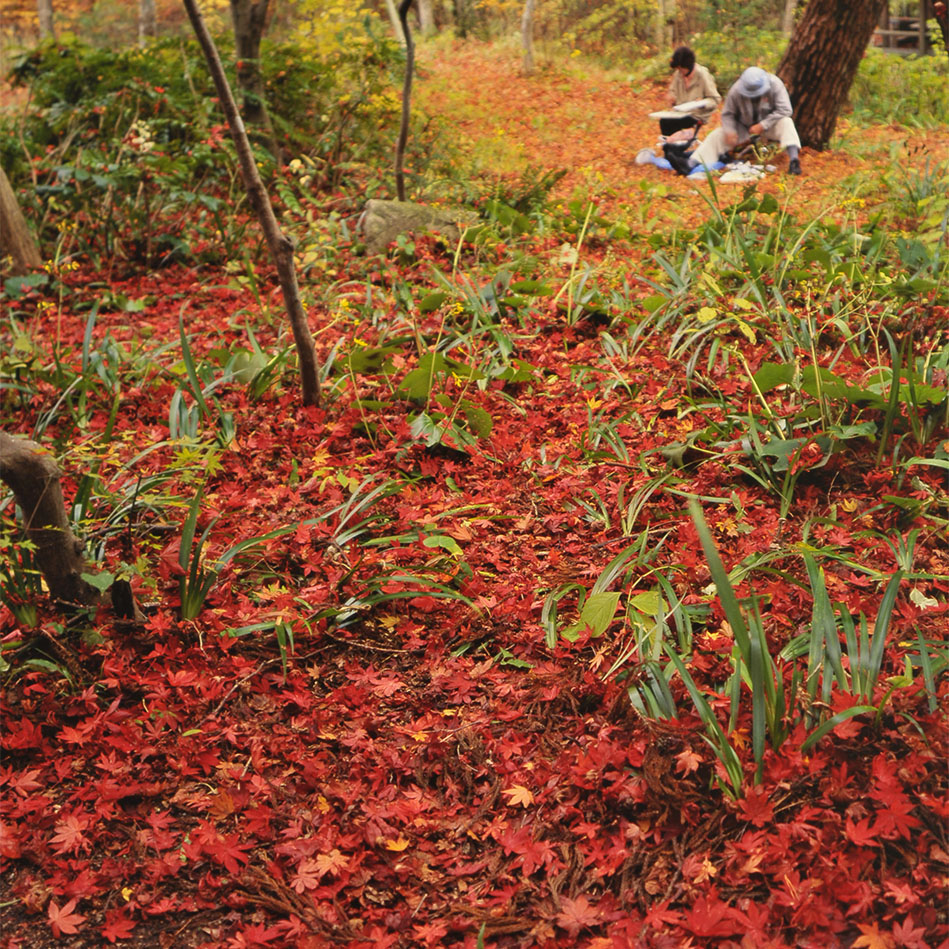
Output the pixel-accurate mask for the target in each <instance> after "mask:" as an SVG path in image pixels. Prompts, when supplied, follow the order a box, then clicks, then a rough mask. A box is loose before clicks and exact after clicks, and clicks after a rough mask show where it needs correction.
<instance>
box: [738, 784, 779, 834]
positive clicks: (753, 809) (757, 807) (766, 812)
mask: <svg viewBox="0 0 949 949" xmlns="http://www.w3.org/2000/svg"><path fill="white" fill-rule="evenodd" d="M738 809H739V810H740V811H741V812H742V814H744V815H745V819H746V820H749V821H751V823H752V824H754V825H755V827H764V825H765V824H768V823H770V822H771V820H772V818H773V817H774V809H773V808H772V806H771V801H770V800H769V799H768V797H767V792H766V791H765V790H764V788H762V787H756V788H752V789H751V790H750V791H749V792H748V793H747V794H746V795H745V796H744V797H743V798H742V799H741V800H740V801H739V802H738Z"/></svg>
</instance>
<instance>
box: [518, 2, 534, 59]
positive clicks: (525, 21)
mask: <svg viewBox="0 0 949 949" xmlns="http://www.w3.org/2000/svg"><path fill="white" fill-rule="evenodd" d="M521 45H522V46H523V47H524V72H525V73H526V74H527V75H528V76H529V75H530V74H531V73H532V72H533V71H534V0H525V2H524V12H523V13H522V14H521Z"/></svg>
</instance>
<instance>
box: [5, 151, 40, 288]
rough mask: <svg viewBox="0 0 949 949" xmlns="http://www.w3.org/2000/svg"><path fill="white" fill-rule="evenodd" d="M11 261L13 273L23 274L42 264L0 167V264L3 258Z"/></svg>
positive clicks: (8, 182)
mask: <svg viewBox="0 0 949 949" xmlns="http://www.w3.org/2000/svg"><path fill="white" fill-rule="evenodd" d="M5 257H9V258H10V260H11V261H12V265H11V270H12V272H13V273H14V274H25V273H28V272H29V271H31V270H38V269H39V268H40V267H42V266H43V258H42V257H41V256H40V252H39V249H38V248H37V246H36V241H35V240H33V235H32V234H31V233H30V229H29V227H28V226H27V223H26V218H24V217H23V212H22V211H21V210H20V205H19V203H18V202H17V199H16V195H15V194H14V193H13V187H12V186H11V185H10V180H9V179H8V178H7V175H6V172H5V171H4V170H3V168H0V266H2V263H3V258H5Z"/></svg>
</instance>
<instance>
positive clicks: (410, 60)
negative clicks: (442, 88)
mask: <svg viewBox="0 0 949 949" xmlns="http://www.w3.org/2000/svg"><path fill="white" fill-rule="evenodd" d="M411 7H412V0H402V2H401V3H400V4H399V22H400V23H401V24H402V33H403V34H404V36H405V82H404V83H403V85H402V122H401V123H400V125H399V141H398V143H397V144H396V146H395V193H396V196H397V197H398V199H399V200H400V201H404V200H405V172H404V171H403V170H402V161H403V159H404V158H405V143H406V142H407V141H408V139H409V107H410V102H411V98H412V73H413V71H414V69H415V44H414V43H413V42H412V31H411V30H410V29H409V21H408V13H409V10H410V9H411Z"/></svg>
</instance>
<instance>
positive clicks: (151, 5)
mask: <svg viewBox="0 0 949 949" xmlns="http://www.w3.org/2000/svg"><path fill="white" fill-rule="evenodd" d="M157 22H158V21H157V17H156V16H155V0H138V45H139V46H141V47H142V49H144V48H145V47H146V46H147V45H148V43H149V41H150V40H153V39H154V38H155V36H156V34H157V32H158V28H157Z"/></svg>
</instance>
